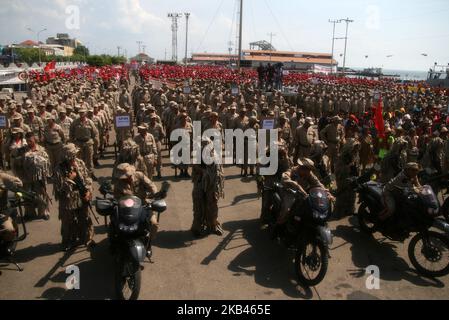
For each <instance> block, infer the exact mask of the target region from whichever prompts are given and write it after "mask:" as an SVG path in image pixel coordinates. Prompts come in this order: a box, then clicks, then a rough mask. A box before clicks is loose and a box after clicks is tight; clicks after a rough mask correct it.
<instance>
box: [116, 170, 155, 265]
mask: <svg viewBox="0 0 449 320" xmlns="http://www.w3.org/2000/svg"><path fill="white" fill-rule="evenodd" d="M157 192H158V190H157V187H156V185H155V184H154V183H153V181H151V179H150V178H148V177H147V176H146V175H145V174H144V173H142V172H140V171H137V170H136V168H135V167H134V166H132V165H130V164H129V163H122V164H120V165H119V166H117V168H116V171H115V175H114V197H115V198H116V199H120V198H122V197H125V196H135V197H138V198H139V199H141V200H142V202H143V203H146V202H147V201H148V200H149V199H151V198H153V197H154V196H155V195H156V193H157ZM149 218H150V219H149V220H150V221H149V222H150V224H151V231H150V234H151V238H150V240H154V238H155V237H156V234H157V231H158V228H159V223H158V221H157V216H156V215H155V214H154V212H153V213H152V215H151V217H149ZM147 250H150V248H147ZM147 254H148V255H149V256H151V252H147Z"/></svg>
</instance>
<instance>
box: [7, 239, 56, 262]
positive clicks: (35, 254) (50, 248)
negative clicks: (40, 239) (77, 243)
mask: <svg viewBox="0 0 449 320" xmlns="http://www.w3.org/2000/svg"><path fill="white" fill-rule="evenodd" d="M58 252H61V244H60V243H42V244H39V245H37V246H29V247H27V248H24V249H20V250H17V251H16V253H15V254H14V259H15V260H16V261H17V262H18V263H25V262H29V261H32V260H34V259H36V258H40V257H46V256H51V255H54V254H57V253H58Z"/></svg>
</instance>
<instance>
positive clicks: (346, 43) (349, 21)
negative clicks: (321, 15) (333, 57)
mask: <svg viewBox="0 0 449 320" xmlns="http://www.w3.org/2000/svg"><path fill="white" fill-rule="evenodd" d="M341 21H345V22H346V36H345V53H344V57H343V72H345V71H346V48H347V45H348V29H349V23H351V22H354V20H349V18H346V19H342V20H341Z"/></svg>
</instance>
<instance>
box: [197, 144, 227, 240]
mask: <svg viewBox="0 0 449 320" xmlns="http://www.w3.org/2000/svg"><path fill="white" fill-rule="evenodd" d="M211 143H212V142H211V141H210V140H209V139H207V140H206V141H203V142H202V146H203V147H206V146H207V145H209V144H211ZM213 152H214V151H213V150H212V153H213ZM212 153H211V156H213V154H212ZM192 182H193V191H192V202H193V223H192V227H191V231H192V233H193V234H194V236H195V237H201V236H202V235H203V234H204V231H207V232H209V233H215V234H217V235H219V236H221V235H223V229H222V227H221V224H220V222H219V221H218V201H219V199H220V198H223V197H224V174H223V168H222V166H221V165H219V164H211V165H206V164H195V165H193V167H192Z"/></svg>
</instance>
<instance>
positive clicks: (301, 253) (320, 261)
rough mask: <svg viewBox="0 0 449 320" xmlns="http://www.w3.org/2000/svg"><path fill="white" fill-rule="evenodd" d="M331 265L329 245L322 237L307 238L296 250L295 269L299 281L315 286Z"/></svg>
mask: <svg viewBox="0 0 449 320" xmlns="http://www.w3.org/2000/svg"><path fill="white" fill-rule="evenodd" d="M328 265H329V252H328V249H327V246H326V245H325V244H324V243H323V241H321V240H320V239H306V240H305V242H304V243H303V244H301V245H300V246H299V248H298V250H297V252H296V257H295V271H296V276H297V277H298V281H299V283H301V284H303V285H306V286H307V287H314V286H316V285H318V284H319V283H320V282H321V281H323V279H324V276H325V275H326V272H327V267H328Z"/></svg>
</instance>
